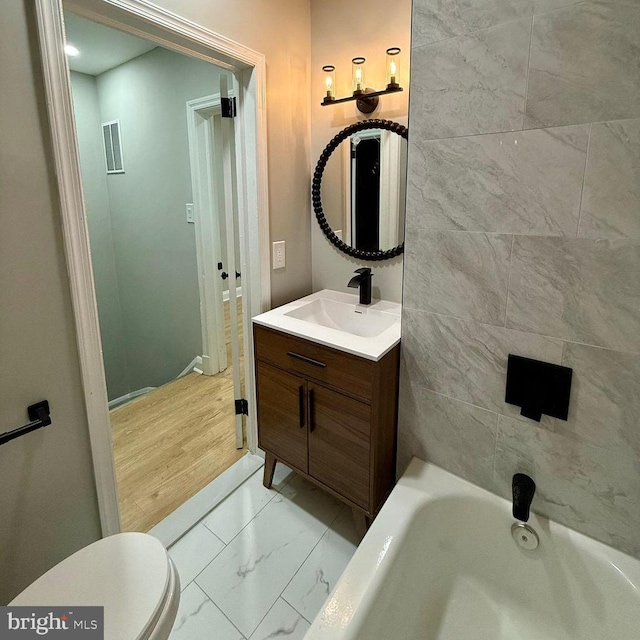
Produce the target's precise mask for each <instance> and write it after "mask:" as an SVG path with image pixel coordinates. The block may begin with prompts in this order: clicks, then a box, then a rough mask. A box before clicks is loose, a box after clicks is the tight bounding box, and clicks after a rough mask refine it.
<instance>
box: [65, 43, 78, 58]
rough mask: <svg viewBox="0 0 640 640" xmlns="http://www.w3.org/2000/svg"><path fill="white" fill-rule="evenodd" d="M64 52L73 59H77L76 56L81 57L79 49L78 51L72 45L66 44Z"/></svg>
mask: <svg viewBox="0 0 640 640" xmlns="http://www.w3.org/2000/svg"><path fill="white" fill-rule="evenodd" d="M64 52H65V53H66V54H67V55H68V56H70V57H71V58H75V57H76V56H79V55H80V52H79V51H78V49H76V47H74V46H73V45H72V44H65V45H64Z"/></svg>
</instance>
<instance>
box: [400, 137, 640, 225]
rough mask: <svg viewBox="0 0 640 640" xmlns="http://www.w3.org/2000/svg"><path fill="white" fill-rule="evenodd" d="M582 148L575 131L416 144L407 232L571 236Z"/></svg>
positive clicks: (577, 209) (584, 141) (582, 141)
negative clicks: (447, 230)
mask: <svg viewBox="0 0 640 640" xmlns="http://www.w3.org/2000/svg"><path fill="white" fill-rule="evenodd" d="M588 140H589V127H588V126H587V125H581V126H575V127H556V128H553V129H538V130H533V131H519V132H518V133H495V134H487V135H481V136H471V137H463V138H451V139H449V140H428V141H420V143H419V145H418V147H417V148H415V149H414V148H412V149H411V159H412V162H410V163H409V167H408V178H407V179H408V185H409V186H408V189H407V200H408V203H407V224H408V225H409V227H410V228H411V229H412V230H415V229H458V230H464V231H487V232H496V233H518V234H523V235H552V236H575V235H576V231H577V228H578V217H579V214H580V199H581V195H582V182H583V177H584V165H585V159H586V153H587V143H588ZM411 144H412V147H413V145H414V144H415V142H414V141H413V138H412V139H411ZM550 159H552V161H550ZM639 217H640V216H639Z"/></svg>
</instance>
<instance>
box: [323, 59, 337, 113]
mask: <svg viewBox="0 0 640 640" xmlns="http://www.w3.org/2000/svg"><path fill="white" fill-rule="evenodd" d="M322 71H323V72H324V74H325V76H324V87H325V94H324V100H323V104H326V103H327V102H333V101H334V100H335V95H334V93H333V92H334V88H335V85H336V68H335V67H334V66H333V65H331V64H327V65H325V66H324V67H322Z"/></svg>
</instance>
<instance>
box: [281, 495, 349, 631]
mask: <svg viewBox="0 0 640 640" xmlns="http://www.w3.org/2000/svg"><path fill="white" fill-rule="evenodd" d="M359 543H360V536H358V533H357V532H356V528H355V523H354V520H353V512H352V511H351V509H350V508H349V507H346V506H344V507H342V510H341V511H340V515H339V516H338V517H337V518H336V520H335V522H334V523H333V524H332V525H331V527H329V529H328V530H327V532H326V533H325V534H324V536H322V539H321V540H320V542H319V543H318V545H317V546H316V548H315V549H314V550H313V551H312V552H311V554H310V555H309V557H308V558H307V559H306V560H305V561H304V564H303V565H302V566H301V567H300V569H298V572H297V573H296V575H295V576H294V577H293V579H292V580H291V582H290V583H289V584H288V586H287V588H286V589H285V590H284V592H283V594H282V597H283V598H284V599H285V600H286V601H287V602H288V603H289V604H291V605H292V606H293V607H294V608H295V609H296V611H299V612H300V613H301V614H302V615H303V616H304V617H305V618H306V619H307V620H308V621H309V622H313V619H314V618H315V617H316V615H317V613H318V612H319V611H320V609H321V608H322V606H323V605H324V603H325V602H326V600H327V598H328V596H329V594H330V593H331V591H332V590H333V587H335V585H336V582H337V581H338V579H339V578H340V576H341V575H342V572H343V571H344V569H345V567H346V566H347V564H348V563H349V560H351V556H353V554H354V553H355V551H356V548H357V547H358V544H359Z"/></svg>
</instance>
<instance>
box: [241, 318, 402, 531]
mask: <svg viewBox="0 0 640 640" xmlns="http://www.w3.org/2000/svg"><path fill="white" fill-rule="evenodd" d="M254 345H255V357H256V389H257V396H258V444H259V446H260V448H261V449H263V450H264V451H265V453H266V464H265V471H264V484H265V486H267V487H270V486H271V481H272V479H273V472H274V469H275V465H276V462H278V461H281V462H283V463H285V464H286V465H288V466H290V467H291V468H292V469H294V470H295V471H297V472H298V473H300V474H302V475H303V476H304V477H306V478H307V479H308V480H310V481H312V482H314V483H315V484H317V485H319V486H320V487H322V488H324V489H326V490H327V491H328V492H329V493H331V494H332V495H334V496H335V497H337V498H339V499H340V500H342V501H343V502H346V503H347V504H348V505H350V506H351V507H352V509H353V510H354V515H355V516H356V520H357V521H358V523H359V525H360V527H361V528H363V529H364V527H365V526H366V524H368V523H369V522H370V521H371V520H372V519H373V518H374V517H375V515H376V513H377V512H378V510H379V509H380V507H381V506H382V503H383V502H384V500H385V498H386V497H387V495H388V494H389V492H390V491H391V489H392V487H393V485H394V484H395V468H396V465H395V461H396V442H397V435H396V426H397V406H398V368H399V354H400V345H397V346H395V347H394V348H393V349H392V350H391V351H390V352H389V353H387V354H386V355H385V356H384V357H383V358H382V359H380V360H379V361H378V362H374V361H372V360H367V359H366V358H361V357H358V356H354V355H351V354H348V353H344V352H343V351H339V350H337V349H332V348H330V347H325V346H323V345H319V344H316V343H313V342H310V341H308V340H304V339H302V338H297V337H295V336H291V335H289V334H286V333H283V332H280V331H275V330H273V329H269V328H266V327H263V326H261V325H257V324H256V325H254Z"/></svg>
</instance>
